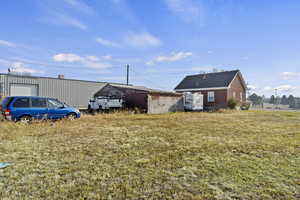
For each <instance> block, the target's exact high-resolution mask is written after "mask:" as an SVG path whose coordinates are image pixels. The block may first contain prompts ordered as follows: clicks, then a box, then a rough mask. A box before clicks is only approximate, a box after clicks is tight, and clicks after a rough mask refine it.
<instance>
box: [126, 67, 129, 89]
mask: <svg viewBox="0 0 300 200" xmlns="http://www.w3.org/2000/svg"><path fill="white" fill-rule="evenodd" d="M126 67H127V82H126V83H127V85H129V65H128V64H127V66H126Z"/></svg>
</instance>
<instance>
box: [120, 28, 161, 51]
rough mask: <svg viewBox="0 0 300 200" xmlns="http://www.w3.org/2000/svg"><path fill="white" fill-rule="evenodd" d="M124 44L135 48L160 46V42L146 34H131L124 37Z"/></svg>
mask: <svg viewBox="0 0 300 200" xmlns="http://www.w3.org/2000/svg"><path fill="white" fill-rule="evenodd" d="M124 42H125V43H126V44H127V45H129V46H131V47H135V48H147V47H158V46H161V45H162V41H160V40H159V39H158V38H157V37H155V36H153V35H151V34H150V33H147V32H141V33H133V32H131V33H129V34H127V35H126V36H125V37H124Z"/></svg>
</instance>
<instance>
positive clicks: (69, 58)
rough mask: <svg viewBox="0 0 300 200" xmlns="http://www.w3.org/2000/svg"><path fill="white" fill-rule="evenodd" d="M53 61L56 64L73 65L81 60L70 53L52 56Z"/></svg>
mask: <svg viewBox="0 0 300 200" xmlns="http://www.w3.org/2000/svg"><path fill="white" fill-rule="evenodd" d="M53 60H54V61H56V62H68V63H73V62H79V61H82V60H83V59H82V58H81V57H80V56H78V55H76V54H72V53H61V54H57V55H55V56H53Z"/></svg>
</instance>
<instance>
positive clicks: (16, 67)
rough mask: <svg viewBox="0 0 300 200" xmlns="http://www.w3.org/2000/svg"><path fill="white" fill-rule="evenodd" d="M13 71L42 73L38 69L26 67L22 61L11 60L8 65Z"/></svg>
mask: <svg viewBox="0 0 300 200" xmlns="http://www.w3.org/2000/svg"><path fill="white" fill-rule="evenodd" d="M10 68H11V69H12V70H13V72H17V73H30V74H32V73H40V74H42V73H44V72H43V71H38V70H35V69H33V68H29V67H27V66H26V65H25V64H24V63H22V62H13V63H11V67H10Z"/></svg>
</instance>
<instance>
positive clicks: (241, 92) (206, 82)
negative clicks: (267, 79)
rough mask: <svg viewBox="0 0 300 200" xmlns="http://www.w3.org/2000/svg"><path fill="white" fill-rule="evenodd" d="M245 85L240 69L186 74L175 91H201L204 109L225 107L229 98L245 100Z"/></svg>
mask: <svg viewBox="0 0 300 200" xmlns="http://www.w3.org/2000/svg"><path fill="white" fill-rule="evenodd" d="M246 90H247V85H246V83H245V81H244V79H243V76H242V73H241V72H240V70H234V71H224V72H214V73H206V74H197V75H190V76H186V77H185V78H184V79H183V80H182V81H181V82H180V83H179V84H178V85H177V87H176V88H175V91H176V92H181V93H182V92H201V94H203V95H204V108H205V109H212V108H214V109H218V108H226V107H227V104H228V100H229V99H232V98H233V99H236V100H238V101H239V102H240V103H243V102H245V101H246Z"/></svg>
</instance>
